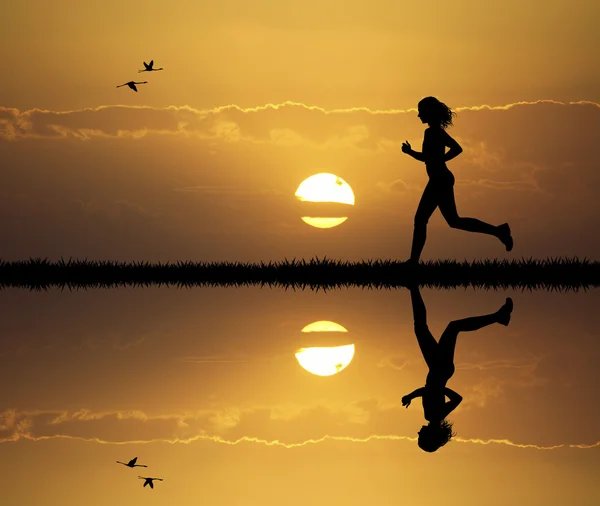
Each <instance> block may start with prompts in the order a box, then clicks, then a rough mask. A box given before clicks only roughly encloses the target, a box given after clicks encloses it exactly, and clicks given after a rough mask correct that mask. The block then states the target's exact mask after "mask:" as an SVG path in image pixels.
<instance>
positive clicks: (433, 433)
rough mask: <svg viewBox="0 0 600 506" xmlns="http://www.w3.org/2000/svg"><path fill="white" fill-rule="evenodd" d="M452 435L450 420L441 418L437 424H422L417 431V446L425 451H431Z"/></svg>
mask: <svg viewBox="0 0 600 506" xmlns="http://www.w3.org/2000/svg"><path fill="white" fill-rule="evenodd" d="M453 436H456V434H455V433H453V432H452V422H449V421H447V420H442V421H441V422H440V423H439V424H435V425H432V424H430V425H424V426H423V427H421V430H420V431H419V440H418V444H419V448H421V450H424V451H426V452H430V453H433V452H435V451H436V450H438V449H439V448H441V447H442V446H444V445H445V444H446V443H447V442H448V441H450V439H452V437H453Z"/></svg>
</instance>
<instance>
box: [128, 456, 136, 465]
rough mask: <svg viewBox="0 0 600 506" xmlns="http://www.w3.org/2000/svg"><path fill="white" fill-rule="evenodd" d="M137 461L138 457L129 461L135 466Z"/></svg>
mask: <svg viewBox="0 0 600 506" xmlns="http://www.w3.org/2000/svg"><path fill="white" fill-rule="evenodd" d="M136 462H137V457H134V458H132V459H131V460H130V461H129V465H130V466H134V465H135V463H136Z"/></svg>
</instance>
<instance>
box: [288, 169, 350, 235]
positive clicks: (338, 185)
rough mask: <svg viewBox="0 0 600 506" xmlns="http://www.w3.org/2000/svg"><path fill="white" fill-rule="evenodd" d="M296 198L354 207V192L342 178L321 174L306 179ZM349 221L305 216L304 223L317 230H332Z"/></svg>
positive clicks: (301, 184)
mask: <svg viewBox="0 0 600 506" xmlns="http://www.w3.org/2000/svg"><path fill="white" fill-rule="evenodd" d="M295 195H296V198H298V200H300V201H302V202H332V203H337V204H343V205H350V206H353V205H354V192H353V191H352V188H351V187H350V185H349V184H348V183H347V182H346V181H344V180H343V179H342V178H341V177H338V176H336V175H335V174H330V173H327V172H321V173H319V174H315V175H313V176H310V177H309V178H307V179H305V180H304V181H302V183H300V186H298V189H297V190H296V194H295ZM347 219H348V217H347V216H342V217H322V216H319V217H316V216H303V217H302V221H304V222H305V223H308V224H309V225H311V226H313V227H315V228H332V227H336V226H337V225H340V224H341V223H343V222H344V221H346V220H347Z"/></svg>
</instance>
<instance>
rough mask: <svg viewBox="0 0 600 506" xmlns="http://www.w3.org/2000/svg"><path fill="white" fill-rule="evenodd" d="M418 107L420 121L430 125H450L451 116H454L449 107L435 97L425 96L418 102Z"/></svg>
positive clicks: (446, 126)
mask: <svg viewBox="0 0 600 506" xmlns="http://www.w3.org/2000/svg"><path fill="white" fill-rule="evenodd" d="M418 107H419V118H421V121H423V122H424V123H429V124H430V125H439V126H440V127H442V128H448V127H449V126H452V117H453V116H456V113H455V112H452V111H451V110H450V107H448V106H447V105H446V104H444V103H443V102H440V101H439V100H438V99H437V98H435V97H425V98H424V99H423V100H421V101H420V102H419V106H418Z"/></svg>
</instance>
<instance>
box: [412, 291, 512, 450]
mask: <svg viewBox="0 0 600 506" xmlns="http://www.w3.org/2000/svg"><path fill="white" fill-rule="evenodd" d="M410 296H411V300H412V306H413V319H414V326H415V335H416V336H417V342H418V343H419V348H420V349H421V353H422V354H423V358H424V359H425V363H426V364H427V367H428V369H429V371H428V373H427V379H426V381H425V386H423V387H420V388H417V389H416V390H414V391H412V392H411V393H409V394H407V395H405V396H404V397H402V405H403V406H405V407H407V408H408V406H410V403H411V401H412V400H413V399H416V398H417V397H421V399H422V401H423V414H424V417H425V419H426V420H427V421H428V422H429V424H428V425H423V427H421V430H419V433H418V434H419V439H418V443H419V448H421V450H424V451H426V452H430V453H432V452H435V451H437V450H438V449H439V448H441V447H442V446H444V445H445V444H446V443H448V441H450V439H451V438H452V436H455V435H456V434H454V433H453V431H452V423H451V422H450V421H448V420H447V416H448V415H449V414H450V413H452V411H454V410H455V409H456V408H457V407H458V405H459V404H460V403H461V402H462V400H463V398H462V396H461V395H460V394H458V393H456V392H455V391H454V390H452V389H451V388H448V387H447V386H446V383H447V382H448V380H449V379H450V378H451V377H452V376H454V371H455V366H454V351H455V349H456V339H457V338H458V335H459V334H460V333H461V332H473V331H475V330H479V329H481V328H483V327H487V326H488V325H492V324H493V323H498V324H501V325H504V326H505V327H506V326H508V324H509V322H510V317H511V313H512V310H513V302H512V299H511V298H510V297H507V298H506V302H505V303H504V305H503V306H502V307H501V308H500V309H499V310H498V311H496V312H494V313H491V314H486V315H483V316H472V317H470V318H462V319H460V320H452V321H451V322H450V323H449V324H448V326H447V327H446V329H445V330H444V332H443V333H442V335H441V336H440V339H439V341H436V339H435V337H433V335H432V334H431V332H430V330H429V327H428V326H427V310H426V308H425V303H424V302H423V298H422V297H421V292H420V290H419V288H418V287H411V288H410ZM446 397H448V399H449V400H448V401H447V402H446Z"/></svg>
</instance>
